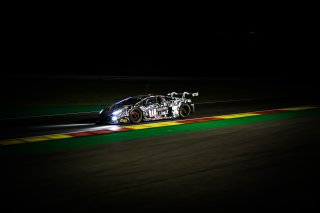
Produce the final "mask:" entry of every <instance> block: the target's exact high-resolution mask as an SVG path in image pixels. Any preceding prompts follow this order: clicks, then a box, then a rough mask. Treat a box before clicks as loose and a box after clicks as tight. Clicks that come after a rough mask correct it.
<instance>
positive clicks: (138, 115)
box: [129, 108, 143, 124]
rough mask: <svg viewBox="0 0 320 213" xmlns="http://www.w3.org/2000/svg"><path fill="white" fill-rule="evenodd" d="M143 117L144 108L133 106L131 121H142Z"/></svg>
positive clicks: (130, 115)
mask: <svg viewBox="0 0 320 213" xmlns="http://www.w3.org/2000/svg"><path fill="white" fill-rule="evenodd" d="M142 118H143V113H142V110H141V109H139V108H133V109H132V110H131V111H130V112H129V120H130V122H131V123H134V124H137V123H140V122H141V121H142Z"/></svg>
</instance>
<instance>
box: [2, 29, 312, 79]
mask: <svg viewBox="0 0 320 213" xmlns="http://www.w3.org/2000/svg"><path fill="white" fill-rule="evenodd" d="M28 30H29V31H30V29H28ZM71 31H72V30H71ZM35 32H37V33H35ZM35 32H32V31H30V33H27V34H24V36H23V37H21V36H18V35H16V36H14V37H13V38H12V39H11V41H12V42H10V45H11V46H10V48H8V50H7V54H6V56H5V59H7V60H5V63H6V64H7V65H8V66H4V69H3V70H2V73H3V74H2V75H3V76H4V78H3V79H5V77H8V76H9V77H17V76H18V77H22V78H25V77H26V78H28V77H30V76H43V75H44V76H52V75H85V76H152V77H157V76H177V77H183V76H186V77H194V78H195V79H196V78H197V77H204V78H259V79H261V78H265V79H285V80H288V81H292V82H296V81H300V80H306V81H314V80H315V77H316V76H317V72H316V70H317V68H316V67H318V66H317V63H316V48H315V47H316V44H317V39H316V37H317V34H316V33H315V31H313V30H308V29H306V30H304V29H302V30H300V29H296V28H279V27H278V28H275V29H265V30H260V29H258V28H256V27H251V28H245V29H241V30H225V31H213V30H212V29H211V28H210V26H209V25H205V26H203V25H201V26H199V27H196V26H194V27H192V28H187V27H185V28H183V29H179V28H175V27H173V26H171V27H169V28H165V27H162V28H159V29H158V30H157V29H155V28H152V29H148V28H145V29H143V30H141V29H140V28H134V27H132V28H128V29H126V28H125V27H123V28H122V27H121V26H119V27H118V28H116V29H112V30H111V29H110V31H109V30H106V31H101V32H100V31H92V32H88V31H76V32H73V31H72V32H70V29H65V30H64V29H60V30H59V31H55V30H54V29H50V28H44V30H43V31H40V32H39V31H35ZM38 32H39V33H38ZM2 83H3V84H5V81H3V82H2Z"/></svg>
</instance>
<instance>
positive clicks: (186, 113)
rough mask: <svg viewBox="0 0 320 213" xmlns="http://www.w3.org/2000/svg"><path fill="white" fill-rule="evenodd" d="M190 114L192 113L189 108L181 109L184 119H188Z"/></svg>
mask: <svg viewBox="0 0 320 213" xmlns="http://www.w3.org/2000/svg"><path fill="white" fill-rule="evenodd" d="M189 112H190V110H189V107H187V106H183V107H182V108H181V111H180V114H181V116H182V117H186V116H188V115H189Z"/></svg>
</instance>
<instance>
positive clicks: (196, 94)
mask: <svg viewBox="0 0 320 213" xmlns="http://www.w3.org/2000/svg"><path fill="white" fill-rule="evenodd" d="M168 95H169V96H171V98H173V96H174V95H179V96H180V95H181V97H182V98H185V97H186V95H191V96H192V97H195V96H198V95H199V92H194V93H189V92H182V93H176V92H171V93H168Z"/></svg>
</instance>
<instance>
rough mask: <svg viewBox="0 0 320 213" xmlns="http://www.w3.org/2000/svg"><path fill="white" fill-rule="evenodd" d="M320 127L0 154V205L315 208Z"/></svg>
mask: <svg viewBox="0 0 320 213" xmlns="http://www.w3.org/2000/svg"><path fill="white" fill-rule="evenodd" d="M302 104H318V103H314V102H311V101H310V100H300V101H297V100H264V101H246V102H237V103H232V104H230V103H221V104H203V105H199V106H197V113H195V114H194V115H193V116H194V117H203V116H210V115H211V116H212V115H225V114H231V113H241V112H249V111H258V110H266V109H274V108H280V107H290V106H299V105H302ZM94 120H95V117H94V114H85V115H78V116H70V117H69V116H64V117H50V118H45V119H44V118H37V119H34V120H33V119H31V120H30V119H27V120H19V121H17V120H15V121H10V122H11V123H10V122H9V123H6V125H4V124H3V123H2V127H3V128H7V129H6V131H3V132H2V135H1V136H2V137H3V138H11V137H14V136H28V134H30V135H39V134H47V133H48V132H50V133H53V132H59V133H61V132H62V131H70V130H71V131H74V130H80V129H81V128H83V127H74V126H72V125H69V126H68V127H66V126H65V127H66V128H63V126H59V125H66V124H87V125H89V126H88V127H87V126H86V127H85V128H90V125H93V124H92V121H94ZM48 125H49V126H48ZM50 125H58V127H55V128H53V126H50ZM13 126H16V129H15V130H11V128H9V127H13ZM319 126H320V116H319V115H317V116H308V117H295V118H286V119H280V120H275V121H265V122H260V123H250V124H245V125H238V126H230V127H222V128H217V129H207V130H201V131H196V132H192V133H183V134H177V135H175V134H174V135H164V136H157V137H152V138H142V139H136V140H130V141H121V142H115V143H106V144H100V145H95V146H88V147H85V148H81V149H73V150H65V151H59V152H49V153H38V154H30V155H21V156H14V157H1V168H2V174H1V182H2V185H3V186H2V195H3V196H2V199H1V200H2V207H3V209H8V211H7V212H9V211H18V210H20V211H21V210H23V211H27V210H33V211H39V212H40V211H41V212H43V211H45V212H70V211H75V212H94V211H99V212H101V211H103V212H120V211H122V210H125V211H126V212H127V211H148V212H150V211H152V212H155V211H156V212H157V211H158V212H160V211H161V212H163V211H177V210H178V211H181V210H183V211H186V210H191V211H197V212H203V211H206V212H208V211H209V212H213V211H223V212H226V211H229V210H233V211H251V210H253V211H255V212H261V211H262V212H263V211H266V212H267V211H268V212H270V211H283V210H287V211H293V210H295V211H297V210H298V211H311V210H313V211H317V210H318V211H319V209H320V208H319V203H320V198H319V189H320V187H319V186H320V184H319V178H320V175H319V174H318V173H319V172H318V170H319V162H320V155H319V153H320V143H319V141H320V140H319V136H320V133H319V129H320V128H319ZM41 127H42V128H41ZM31 129H32V130H33V131H31ZM10 131H11V132H10Z"/></svg>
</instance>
